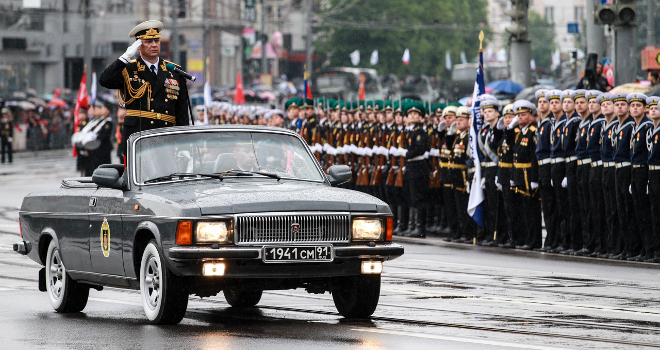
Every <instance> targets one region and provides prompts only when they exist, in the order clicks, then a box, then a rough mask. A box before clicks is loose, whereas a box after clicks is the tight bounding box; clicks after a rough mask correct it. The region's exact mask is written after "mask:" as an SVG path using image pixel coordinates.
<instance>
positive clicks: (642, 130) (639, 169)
mask: <svg viewBox="0 0 660 350" xmlns="http://www.w3.org/2000/svg"><path fill="white" fill-rule="evenodd" d="M626 99H627V101H628V105H629V106H630V107H629V111H630V112H629V113H630V116H631V117H632V118H633V119H635V128H634V129H633V132H632V135H631V138H630V148H631V150H630V163H631V167H632V176H631V181H630V182H631V184H630V191H629V192H630V194H631V195H632V199H633V201H632V203H633V209H634V213H635V216H634V218H635V221H636V222H637V235H638V237H639V240H640V243H641V248H642V249H641V251H640V252H639V254H637V255H635V256H631V257H628V260H629V261H644V260H648V259H651V258H653V257H654V255H655V245H654V244H653V242H652V240H651V237H652V233H651V232H652V230H653V228H652V224H651V203H650V201H649V196H648V182H649V170H648V159H649V150H648V145H647V143H646V136H647V134H648V133H649V131H650V130H653V123H652V122H651V119H649V118H648V117H647V116H646V113H645V112H646V100H647V99H648V97H647V96H646V95H644V94H640V93H632V94H629V95H628V96H627V97H626Z"/></svg>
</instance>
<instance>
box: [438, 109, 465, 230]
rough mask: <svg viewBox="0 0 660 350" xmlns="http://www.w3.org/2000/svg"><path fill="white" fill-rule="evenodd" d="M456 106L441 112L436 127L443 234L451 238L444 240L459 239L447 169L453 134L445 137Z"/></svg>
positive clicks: (456, 217)
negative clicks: (445, 224)
mask: <svg viewBox="0 0 660 350" xmlns="http://www.w3.org/2000/svg"><path fill="white" fill-rule="evenodd" d="M456 110H457V107H456V106H447V107H446V108H445V109H443V110H442V117H443V119H444V120H443V121H442V122H440V124H439V125H438V136H439V138H440V149H439V152H440V154H439V156H438V158H439V160H440V182H441V185H442V199H443V201H444V209H445V216H446V217H447V227H446V229H445V231H444V233H449V234H451V235H452V236H450V237H448V238H447V239H446V240H448V241H451V240H452V239H459V238H460V235H458V236H456V234H458V232H459V231H458V215H457V213H456V204H455V202H454V201H455V197H456V196H455V195H454V184H453V182H452V180H451V170H450V169H449V159H450V158H451V154H452V146H453V139H454V137H455V133H454V134H452V135H447V128H448V127H450V126H452V125H453V124H454V122H456Z"/></svg>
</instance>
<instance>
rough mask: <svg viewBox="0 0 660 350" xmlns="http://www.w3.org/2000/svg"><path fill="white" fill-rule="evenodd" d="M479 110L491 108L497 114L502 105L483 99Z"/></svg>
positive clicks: (494, 100)
mask: <svg viewBox="0 0 660 350" xmlns="http://www.w3.org/2000/svg"><path fill="white" fill-rule="evenodd" d="M481 108H482V109H488V108H492V109H494V110H496V111H498V112H499V111H500V109H501V108H502V105H501V104H500V101H498V100H496V99H490V98H489V99H485V100H483V101H481Z"/></svg>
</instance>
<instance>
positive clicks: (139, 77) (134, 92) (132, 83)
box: [99, 21, 191, 155]
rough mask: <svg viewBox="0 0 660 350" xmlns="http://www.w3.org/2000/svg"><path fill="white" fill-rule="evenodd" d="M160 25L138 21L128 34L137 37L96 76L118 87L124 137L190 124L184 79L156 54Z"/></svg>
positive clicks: (158, 53)
mask: <svg viewBox="0 0 660 350" xmlns="http://www.w3.org/2000/svg"><path fill="white" fill-rule="evenodd" d="M162 29H163V24H162V23H161V22H160V21H146V22H142V23H140V24H138V25H137V26H136V27H135V28H133V30H131V32H130V33H129V34H128V37H129V38H135V39H136V41H135V42H134V43H133V44H132V45H131V46H129V47H128V49H127V50H126V52H125V53H124V54H123V55H121V57H119V59H117V60H115V61H114V62H113V63H112V64H110V66H108V67H107V68H106V69H105V70H104V71H103V73H101V75H100V76H99V84H100V85H101V86H103V87H105V88H108V89H118V90H119V97H120V99H121V102H122V103H123V104H125V105H126V110H127V111H126V117H125V118H124V136H123V137H124V139H125V140H128V137H129V136H130V135H131V134H133V133H135V132H139V131H141V130H149V129H154V128H160V127H165V126H174V125H189V124H190V118H191V116H190V115H189V113H188V110H189V107H188V103H189V102H188V88H187V85H186V80H185V78H184V77H183V76H181V75H180V74H179V73H176V72H170V71H168V70H167V67H166V65H167V64H168V63H172V64H174V65H175V66H176V64H175V63H173V62H169V61H165V60H162V59H160V58H159V57H158V56H159V55H160V36H161V30H162ZM138 52H139V55H138ZM135 56H138V57H137V58H136V59H133V57H135ZM125 154H126V150H125V149H124V155H125Z"/></svg>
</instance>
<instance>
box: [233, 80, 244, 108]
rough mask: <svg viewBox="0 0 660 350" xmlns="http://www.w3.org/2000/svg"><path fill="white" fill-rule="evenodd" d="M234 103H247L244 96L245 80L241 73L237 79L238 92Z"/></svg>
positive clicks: (235, 94)
mask: <svg viewBox="0 0 660 350" xmlns="http://www.w3.org/2000/svg"><path fill="white" fill-rule="evenodd" d="M234 102H236V103H238V104H244V103H245V95H244V94H243V78H241V73H238V75H237V77H236V92H235V93H234Z"/></svg>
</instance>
